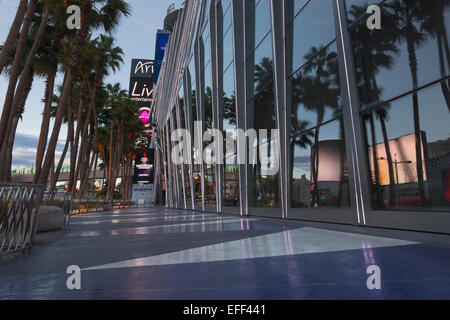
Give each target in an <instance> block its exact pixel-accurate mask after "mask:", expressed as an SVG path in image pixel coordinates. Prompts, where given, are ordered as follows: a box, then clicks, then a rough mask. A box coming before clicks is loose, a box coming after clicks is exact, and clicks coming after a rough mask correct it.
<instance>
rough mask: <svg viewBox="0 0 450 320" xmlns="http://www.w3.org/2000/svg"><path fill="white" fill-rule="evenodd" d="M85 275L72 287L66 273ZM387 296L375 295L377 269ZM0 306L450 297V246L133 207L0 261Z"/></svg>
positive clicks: (74, 226) (85, 220)
mask: <svg viewBox="0 0 450 320" xmlns="http://www.w3.org/2000/svg"><path fill="white" fill-rule="evenodd" d="M71 265H76V266H79V267H80V268H81V290H69V289H68V288H67V284H66V283H67V279H68V277H69V276H70V275H69V274H67V273H66V271H67V268H68V267H69V266H71ZM373 265H376V266H378V267H379V268H380V271H381V289H380V290H369V289H368V286H367V279H368V278H369V276H370V274H368V273H367V268H368V267H369V266H373ZM0 299H158V300H159V299H164V300H166V299H186V300H195V299H207V300H209V299H224V300H235V299H256V300H264V299H275V300H279V299H283V300H287V299H295V300H297V299H450V248H449V247H439V246H431V245H425V244H421V243H417V242H414V241H406V240H401V239H393V238H386V237H380V236H371V235H364V234H360V233H349V232H342V231H332V230H326V229H321V228H317V227H311V226H306V225H302V224H301V223H298V222H297V223H293V222H289V221H281V220H267V219H257V218H244V219H241V218H240V217H237V216H227V215H224V216H218V215H215V214H203V213H193V212H184V211H176V210H167V209H163V208H152V209H125V210H117V211H114V212H110V213H101V214H97V215H90V216H83V217H76V218H73V219H72V220H71V224H70V226H69V228H68V229H67V230H66V231H65V232H64V233H63V234H62V236H61V237H60V238H58V239H57V240H55V241H53V242H51V243H50V244H47V245H45V246H41V247H37V248H34V249H33V251H32V252H31V253H30V254H27V255H22V256H19V257H16V258H14V259H8V260H7V261H3V262H0Z"/></svg>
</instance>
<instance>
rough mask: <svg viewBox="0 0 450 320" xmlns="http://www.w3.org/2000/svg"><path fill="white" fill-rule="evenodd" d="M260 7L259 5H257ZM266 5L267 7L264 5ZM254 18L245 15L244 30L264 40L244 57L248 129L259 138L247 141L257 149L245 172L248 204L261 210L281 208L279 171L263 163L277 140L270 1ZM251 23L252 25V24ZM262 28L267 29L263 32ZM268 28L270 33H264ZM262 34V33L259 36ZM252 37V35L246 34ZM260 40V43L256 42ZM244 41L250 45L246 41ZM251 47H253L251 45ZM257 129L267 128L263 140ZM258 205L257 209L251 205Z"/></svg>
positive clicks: (262, 3) (275, 147)
mask: <svg viewBox="0 0 450 320" xmlns="http://www.w3.org/2000/svg"><path fill="white" fill-rule="evenodd" d="M259 6H261V7H259ZM258 7H259V8H258ZM265 8H267V9H265ZM265 10H268V11H269V13H268V15H267V14H266V17H265V21H266V23H268V27H267V28H265V27H264V25H263V24H261V22H259V21H261V20H262V19H261V17H263V16H264V14H263V12H264V11H265ZM255 12H256V18H255V19H254V20H253V19H251V18H249V19H247V25H246V27H247V30H248V32H251V31H252V30H254V28H255V29H256V30H257V31H256V32H255V35H256V39H258V37H260V38H261V39H263V38H264V37H265V38H264V40H263V41H262V42H261V43H260V44H259V41H257V40H256V41H255V45H257V47H256V48H255V50H254V51H252V53H251V54H250V55H249V57H248V58H247V77H248V78H247V81H248V83H247V88H248V89H249V90H248V92H247V97H248V98H249V101H248V103H247V121H248V123H247V125H248V128H249V129H254V130H256V132H257V133H258V134H259V138H260V141H258V142H259V143H258V144H257V145H256V144H254V145H250V146H249V148H250V149H251V150H253V151H254V152H256V154H257V161H256V163H254V164H251V165H249V176H248V188H249V190H248V194H249V207H250V209H249V210H250V211H252V212H261V208H262V207H264V208H277V210H276V212H280V209H279V206H280V194H279V171H278V170H271V169H269V168H268V165H263V161H262V157H261V155H262V154H266V155H271V156H275V157H278V154H277V151H278V144H277V143H278V140H277V139H276V137H275V136H273V135H272V134H273V132H272V131H271V130H272V129H277V123H276V114H277V112H276V106H275V95H274V86H273V83H274V72H273V50H272V34H271V32H270V30H271V28H270V20H268V19H270V1H266V0H261V1H260V3H258V4H257V7H256V9H255ZM253 23H254V25H252V24H253ZM262 30H267V31H266V32H262ZM267 32H269V34H268V35H267ZM262 34H263V36H261V35H262ZM249 38H252V35H251V34H250V35H249ZM258 44H259V45H258ZM247 45H250V44H249V43H247ZM250 49H253V48H250ZM260 130H268V134H267V139H266V141H263V139H262V136H261V134H260ZM252 207H257V208H258V209H256V210H255V209H251V208H252Z"/></svg>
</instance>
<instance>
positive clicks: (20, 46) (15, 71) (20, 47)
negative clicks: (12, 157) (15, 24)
mask: <svg viewBox="0 0 450 320" xmlns="http://www.w3.org/2000/svg"><path fill="white" fill-rule="evenodd" d="M36 3H37V0H30V3H29V5H28V9H27V13H26V15H25V18H24V21H23V26H22V30H21V32H20V36H19V39H18V41H17V47H16V50H15V55H14V60H13V65H12V68H11V73H10V75H9V83H8V89H7V91H6V95H5V102H4V105H3V111H2V116H1V119H0V148H1V147H3V145H4V142H5V140H7V137H9V135H8V134H7V128H8V125H11V121H10V120H12V118H11V116H12V115H13V114H14V113H15V110H12V104H13V100H14V92H15V89H16V86H17V81H18V79H19V75H20V71H21V68H20V67H21V63H22V58H23V56H24V54H25V50H26V43H27V39H28V33H29V30H30V26H31V24H32V21H33V16H34V12H35V10H36ZM22 71H23V73H24V75H25V74H27V72H25V69H23V70H22ZM4 165H5V164H4V162H3V163H0V170H1V171H0V180H2V179H3V178H4V177H3V176H4V172H3V169H4Z"/></svg>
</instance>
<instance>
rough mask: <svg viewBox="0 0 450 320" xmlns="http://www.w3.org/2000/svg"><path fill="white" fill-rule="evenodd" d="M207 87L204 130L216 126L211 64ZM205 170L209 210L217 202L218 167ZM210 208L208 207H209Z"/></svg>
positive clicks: (208, 166) (209, 166) (205, 75)
mask: <svg viewBox="0 0 450 320" xmlns="http://www.w3.org/2000/svg"><path fill="white" fill-rule="evenodd" d="M204 72H205V74H204V77H205V89H204V91H203V99H204V106H205V109H204V131H207V130H209V129H213V128H214V127H215V124H214V121H213V107H212V94H213V92H212V81H211V65H210V64H208V66H207V67H206V68H205V69H204ZM210 143H211V142H204V145H203V148H206V147H207V146H208V145H209V144H210ZM204 168H205V169H204V170H205V204H206V205H208V207H209V210H212V209H213V206H214V205H215V204H216V167H215V166H213V165H210V164H206V163H205V165H204ZM207 209H208V208H207Z"/></svg>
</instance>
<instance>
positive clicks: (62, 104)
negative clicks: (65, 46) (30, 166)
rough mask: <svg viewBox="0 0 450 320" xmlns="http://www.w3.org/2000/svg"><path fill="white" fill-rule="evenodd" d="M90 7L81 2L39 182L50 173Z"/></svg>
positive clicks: (87, 30)
mask: <svg viewBox="0 0 450 320" xmlns="http://www.w3.org/2000/svg"><path fill="white" fill-rule="evenodd" d="M91 8H92V4H91V2H90V1H89V0H86V1H85V2H84V4H83V8H82V10H81V29H80V30H79V31H78V33H77V35H76V37H75V41H74V45H73V47H72V52H71V56H70V62H69V66H68V69H67V74H66V81H65V83H64V86H63V89H62V94H61V97H60V101H59V104H58V109H57V111H56V117H55V122H54V125H53V132H52V135H51V137H50V142H49V145H48V148H47V152H46V154H45V160H44V164H43V166H42V171H41V173H40V175H39V178H38V183H39V184H44V183H45V182H46V181H47V179H48V175H49V173H50V167H51V163H52V158H54V156H55V149H56V145H57V143H58V137H59V131H60V129H61V124H62V120H63V117H64V114H65V111H66V108H67V100H68V97H69V94H70V93H71V92H72V90H73V83H72V80H73V77H74V74H75V72H76V70H75V69H76V67H77V65H78V63H79V61H80V56H81V50H82V47H83V43H84V41H85V39H86V37H87V34H88V32H89V24H90V21H89V18H90V13H91Z"/></svg>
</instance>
